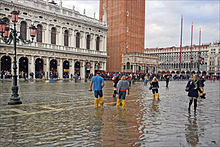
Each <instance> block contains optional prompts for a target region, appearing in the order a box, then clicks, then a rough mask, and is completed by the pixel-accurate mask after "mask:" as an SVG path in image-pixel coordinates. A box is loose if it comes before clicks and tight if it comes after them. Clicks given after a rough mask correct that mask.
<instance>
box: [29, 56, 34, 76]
mask: <svg viewBox="0 0 220 147" xmlns="http://www.w3.org/2000/svg"><path fill="white" fill-rule="evenodd" d="M30 69H31V70H30V72H33V73H34V77H33V78H34V79H35V62H34V56H31V67H30Z"/></svg>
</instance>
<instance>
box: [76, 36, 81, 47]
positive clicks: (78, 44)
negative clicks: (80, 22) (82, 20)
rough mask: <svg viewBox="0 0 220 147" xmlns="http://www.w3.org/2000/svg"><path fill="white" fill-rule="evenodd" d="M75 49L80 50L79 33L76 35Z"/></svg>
mask: <svg viewBox="0 0 220 147" xmlns="http://www.w3.org/2000/svg"><path fill="white" fill-rule="evenodd" d="M76 48H80V33H79V32H77V33H76Z"/></svg>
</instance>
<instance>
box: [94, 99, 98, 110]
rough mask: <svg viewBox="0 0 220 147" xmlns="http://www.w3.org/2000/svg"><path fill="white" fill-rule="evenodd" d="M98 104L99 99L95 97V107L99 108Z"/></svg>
mask: <svg viewBox="0 0 220 147" xmlns="http://www.w3.org/2000/svg"><path fill="white" fill-rule="evenodd" d="M98 104H99V99H98V98H95V101H94V105H95V108H98Z"/></svg>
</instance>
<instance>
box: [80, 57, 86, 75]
mask: <svg viewBox="0 0 220 147" xmlns="http://www.w3.org/2000/svg"><path fill="white" fill-rule="evenodd" d="M80 62H82V66H81V67H80V77H81V79H85V64H86V62H85V61H80Z"/></svg>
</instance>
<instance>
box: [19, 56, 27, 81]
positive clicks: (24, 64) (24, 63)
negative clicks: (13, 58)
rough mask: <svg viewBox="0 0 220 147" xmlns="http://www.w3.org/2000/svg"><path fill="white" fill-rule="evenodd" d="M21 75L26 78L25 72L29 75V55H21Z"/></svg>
mask: <svg viewBox="0 0 220 147" xmlns="http://www.w3.org/2000/svg"><path fill="white" fill-rule="evenodd" d="M18 61H19V75H20V77H21V78H24V76H25V74H27V77H28V68H29V67H28V65H29V60H28V58H27V57H21V58H20V59H19V60H18Z"/></svg>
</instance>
